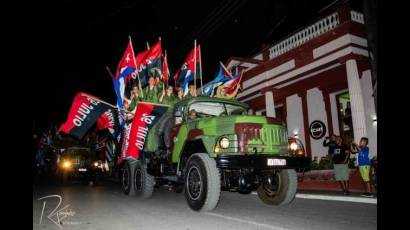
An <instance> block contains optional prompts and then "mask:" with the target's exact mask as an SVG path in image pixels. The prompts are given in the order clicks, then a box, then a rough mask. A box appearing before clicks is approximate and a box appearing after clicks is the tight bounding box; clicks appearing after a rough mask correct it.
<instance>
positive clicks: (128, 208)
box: [33, 182, 377, 230]
mask: <svg viewBox="0 0 410 230" xmlns="http://www.w3.org/2000/svg"><path fill="white" fill-rule="evenodd" d="M49 195H58V196H60V197H61V198H62V201H61V204H60V206H59V208H58V209H57V210H61V209H63V210H61V211H60V212H59V214H60V218H65V219H63V220H62V221H60V222H62V225H60V226H58V225H57V224H55V223H53V222H52V221H51V220H50V219H53V220H54V221H56V218H57V215H51V216H50V218H48V216H49V214H50V213H52V212H53V209H55V208H56V206H57V204H58V201H59V198H58V196H54V197H48V198H44V199H43V200H38V199H39V198H41V197H44V196H49ZM66 205H69V206H68V207H67V208H65V209H64V207H65V206H66ZM43 208H44V211H43V212H42V210H43ZM376 209H377V205H376V204H367V203H357V202H342V201H329V200H317V199H302V198H297V199H295V201H294V202H293V203H292V204H291V205H289V206H285V207H272V206H267V205H264V204H263V203H261V202H260V201H259V200H258V197H257V196H256V195H252V194H251V195H240V194H236V193H230V192H222V194H221V199H220V202H219V205H218V207H217V209H216V210H214V211H213V212H209V213H198V212H194V211H192V210H190V209H189V208H188V206H187V204H186V202H185V198H184V196H183V194H176V193H174V192H171V191H167V189H166V188H162V189H160V190H157V191H155V193H154V195H153V197H152V198H151V199H149V200H140V199H138V198H136V197H130V196H125V195H124V194H123V193H122V191H121V189H120V187H119V185H117V184H114V183H112V182H105V183H104V184H103V185H100V186H95V187H92V186H88V185H82V184H78V183H74V184H71V185H69V186H65V187H63V186H56V185H45V184H43V185H33V229H114V230H126V229H133V230H139V229H167V230H172V229H178V230H181V229H182V230H185V229H189V230H195V229H198V230H201V229H223V230H228V229H235V230H242V229H244V230H245V229H246V230H248V229H261V230H263V229H315V230H320V229H326V230H330V229H348V230H354V229H361V230H363V229H376V228H377V227H376V225H377V220H376V216H377V211H376ZM41 216H43V217H42V218H41ZM40 219H41V224H40Z"/></svg>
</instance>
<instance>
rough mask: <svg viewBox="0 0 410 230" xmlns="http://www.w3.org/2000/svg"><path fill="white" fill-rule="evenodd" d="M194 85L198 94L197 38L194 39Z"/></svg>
mask: <svg viewBox="0 0 410 230" xmlns="http://www.w3.org/2000/svg"><path fill="white" fill-rule="evenodd" d="M194 87H195V96H196V39H195V40H194Z"/></svg>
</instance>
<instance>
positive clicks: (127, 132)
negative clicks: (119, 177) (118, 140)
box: [117, 122, 131, 163]
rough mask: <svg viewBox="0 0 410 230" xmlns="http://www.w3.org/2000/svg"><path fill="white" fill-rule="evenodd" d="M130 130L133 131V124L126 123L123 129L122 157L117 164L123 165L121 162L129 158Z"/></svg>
mask: <svg viewBox="0 0 410 230" xmlns="http://www.w3.org/2000/svg"><path fill="white" fill-rule="evenodd" d="M130 130H131V124H130V123H127V122H124V125H123V128H122V134H121V136H122V144H121V155H120V157H119V158H118V162H117V163H121V161H122V160H123V159H124V158H126V157H127V151H128V146H129V145H128V143H129V140H130Z"/></svg>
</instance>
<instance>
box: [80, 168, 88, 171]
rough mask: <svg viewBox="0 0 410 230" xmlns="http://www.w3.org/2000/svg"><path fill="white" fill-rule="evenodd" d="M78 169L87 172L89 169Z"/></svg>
mask: <svg viewBox="0 0 410 230" xmlns="http://www.w3.org/2000/svg"><path fill="white" fill-rule="evenodd" d="M78 171H80V172H87V169H82V168H81V169H78Z"/></svg>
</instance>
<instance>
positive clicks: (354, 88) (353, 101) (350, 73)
mask: <svg viewBox="0 0 410 230" xmlns="http://www.w3.org/2000/svg"><path fill="white" fill-rule="evenodd" d="M346 72H347V84H348V86H349V94H350V105H351V110H352V120H353V136H354V140H355V142H356V143H357V144H359V141H360V138H361V137H367V131H366V117H365V112H364V103H363V94H362V88H361V86H360V79H359V72H358V69H357V63H356V60H354V59H349V60H347V61H346Z"/></svg>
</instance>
